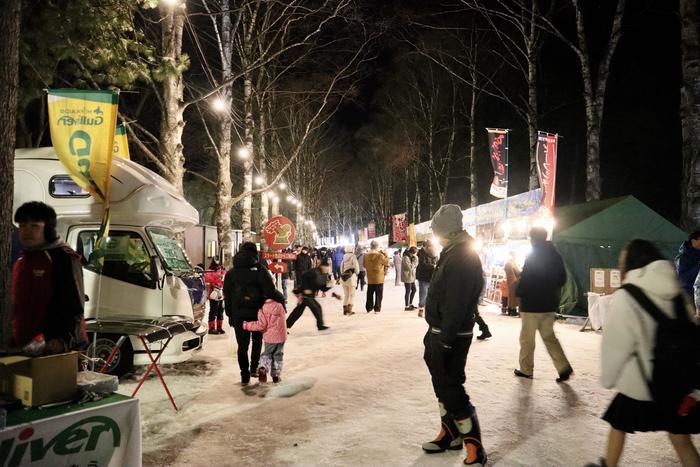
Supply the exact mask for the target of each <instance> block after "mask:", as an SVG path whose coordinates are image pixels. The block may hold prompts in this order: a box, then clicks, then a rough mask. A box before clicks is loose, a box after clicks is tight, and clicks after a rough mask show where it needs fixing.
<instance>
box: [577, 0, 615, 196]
mask: <svg viewBox="0 0 700 467" xmlns="http://www.w3.org/2000/svg"><path fill="white" fill-rule="evenodd" d="M571 4H572V6H573V8H574V12H575V13H576V36H577V41H578V47H574V50H576V52H577V54H578V57H579V62H580V64H581V77H582V78H583V97H584V102H585V106H586V146H587V147H586V201H594V200H598V199H600V198H601V195H602V182H601V175H600V131H601V125H602V122H603V109H604V105H605V89H606V87H607V83H608V76H609V75H610V62H611V61H612V56H613V54H614V53H615V49H616V48H617V44H618V42H619V41H620V38H621V37H622V17H623V15H624V12H625V4H626V0H616V6H615V16H614V17H613V21H612V27H611V30H610V37H609V39H608V42H607V43H606V45H605V49H604V50H603V54H602V58H601V59H600V64H599V65H598V67H597V72H596V73H595V77H594V71H593V69H592V68H593V67H592V64H591V63H592V58H591V55H590V53H589V52H588V45H587V38H586V29H585V26H584V19H583V12H582V11H581V5H580V4H579V3H578V1H577V0H571ZM594 79H595V84H594V82H593V80H594Z"/></svg>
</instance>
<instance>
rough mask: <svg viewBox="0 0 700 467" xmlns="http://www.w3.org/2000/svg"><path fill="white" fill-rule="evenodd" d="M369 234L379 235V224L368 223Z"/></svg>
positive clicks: (372, 236)
mask: <svg viewBox="0 0 700 467" xmlns="http://www.w3.org/2000/svg"><path fill="white" fill-rule="evenodd" d="M367 235H369V238H374V237H376V236H377V225H376V224H375V223H374V222H370V223H369V224H367Z"/></svg>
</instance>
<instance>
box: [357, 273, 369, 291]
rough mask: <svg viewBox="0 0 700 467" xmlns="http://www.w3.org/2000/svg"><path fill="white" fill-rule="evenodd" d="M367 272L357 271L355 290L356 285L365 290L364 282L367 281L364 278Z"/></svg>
mask: <svg viewBox="0 0 700 467" xmlns="http://www.w3.org/2000/svg"><path fill="white" fill-rule="evenodd" d="M366 275H367V273H366V272H365V271H360V272H358V273H357V285H355V290H357V287H358V286H359V287H360V290H365V284H366V283H367V281H366V280H365V276H366Z"/></svg>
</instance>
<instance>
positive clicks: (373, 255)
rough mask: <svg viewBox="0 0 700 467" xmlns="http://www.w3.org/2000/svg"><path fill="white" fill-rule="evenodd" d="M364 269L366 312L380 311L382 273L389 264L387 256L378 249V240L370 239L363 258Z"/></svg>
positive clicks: (382, 290) (382, 289)
mask: <svg viewBox="0 0 700 467" xmlns="http://www.w3.org/2000/svg"><path fill="white" fill-rule="evenodd" d="M364 264H365V269H367V303H366V304H365V309H366V310H367V313H369V312H370V311H372V310H374V312H375V313H379V312H380V311H382V297H383V295H384V275H385V274H386V268H387V267H388V266H389V257H388V256H387V254H386V253H384V252H383V251H382V250H380V249H379V242H377V241H376V240H372V242H371V243H370V244H369V252H368V253H366V254H365V258H364Z"/></svg>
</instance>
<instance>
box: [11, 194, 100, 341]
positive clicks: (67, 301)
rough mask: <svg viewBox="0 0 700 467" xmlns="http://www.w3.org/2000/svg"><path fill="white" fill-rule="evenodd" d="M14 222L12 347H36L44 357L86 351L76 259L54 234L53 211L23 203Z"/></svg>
mask: <svg viewBox="0 0 700 467" xmlns="http://www.w3.org/2000/svg"><path fill="white" fill-rule="evenodd" d="M15 222H16V223H17V224H18V226H19V241H20V243H21V245H22V255H21V256H20V258H19V259H18V260H17V262H15V264H14V266H13V271H12V313H11V318H12V336H13V341H14V345H16V346H18V347H24V346H26V345H27V344H30V343H36V344H37V345H38V346H39V348H42V347H43V353H47V354H56V353H62V352H67V351H69V350H79V349H83V348H85V346H86V345H87V334H86V332H85V319H84V316H83V311H84V305H85V294H84V288H83V268H82V265H81V263H80V255H79V254H78V253H76V252H75V251H74V250H73V249H72V248H71V247H69V246H68V245H67V244H65V243H64V242H62V241H61V240H60V238H59V236H58V235H57V233H56V212H55V211H54V210H53V208H52V207H51V206H48V205H47V204H44V203H41V202H38V201H32V202H29V203H25V204H23V205H22V206H20V207H19V208H18V209H17V212H16V213H15ZM42 342H43V343H45V347H44V344H41V343H42Z"/></svg>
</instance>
